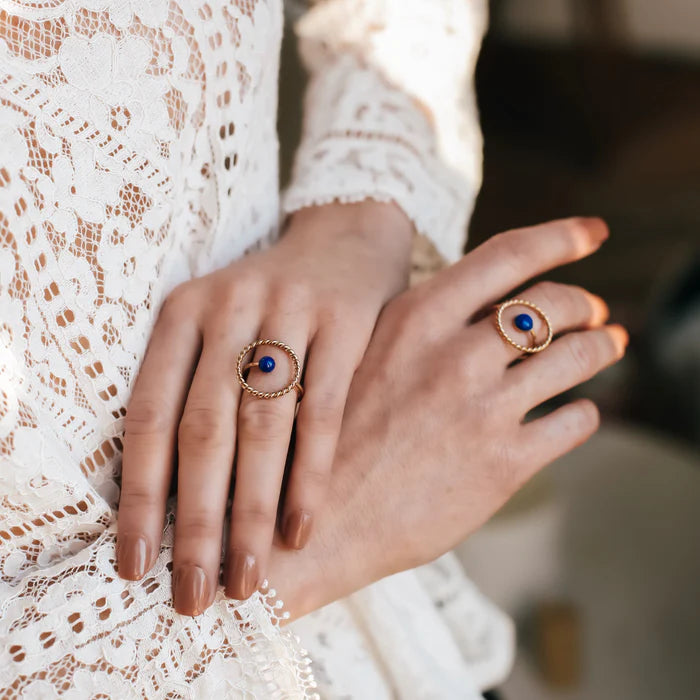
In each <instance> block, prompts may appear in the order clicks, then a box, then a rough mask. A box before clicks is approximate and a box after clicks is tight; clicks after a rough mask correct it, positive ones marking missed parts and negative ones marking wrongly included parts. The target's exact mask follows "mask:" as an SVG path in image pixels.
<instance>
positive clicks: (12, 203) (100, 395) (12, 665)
mask: <svg viewBox="0 0 700 700" xmlns="http://www.w3.org/2000/svg"><path fill="white" fill-rule="evenodd" d="M399 4H400V3H399ZM399 4H396V3H395V2H389V0H376V2H369V1H367V0H365V1H364V2H361V3H360V2H357V3H355V2H347V1H345V2H342V1H339V0H328V2H322V3H319V4H318V5H317V6H315V7H314V8H313V9H312V10H310V11H309V12H308V15H307V18H306V19H305V20H302V24H301V25H300V29H299V33H300V35H301V39H302V43H303V45H304V46H306V48H305V49H304V52H305V58H306V61H307V65H309V67H310V69H311V70H312V72H313V76H314V77H313V82H312V86H311V88H310V90H309V95H308V100H307V116H308V120H307V133H306V135H305V138H304V141H303V143H302V146H301V148H300V150H299V157H298V159H297V173H296V175H295V178H294V181H293V182H292V185H291V187H290V188H289V190H288V192H287V193H286V195H285V206H284V211H286V212H289V211H293V210H295V209H296V208H300V207H302V206H308V205H309V204H313V203H319V202H323V201H328V200H330V199H346V200H351V199H358V198H363V197H367V196H372V197H376V198H379V199H382V198H384V199H386V198H395V199H396V200H397V201H398V202H399V203H400V204H401V205H402V206H404V207H405V209H406V211H407V212H408V214H409V215H410V216H411V217H412V219H413V220H414V222H415V223H416V227H417V229H418V230H419V231H421V232H422V233H426V234H427V235H428V236H429V237H430V238H431V240H432V241H433V242H434V243H435V245H436V247H437V248H438V249H439V250H440V251H441V252H442V253H443V254H444V255H446V256H448V257H449V256H452V257H454V255H455V254H456V252H457V251H458V250H459V248H460V247H461V245H462V242H463V237H464V224H465V223H466V220H467V217H468V214H469V211H470V209H471V206H472V203H473V200H474V197H475V194H476V190H477V189H478V181H477V180H478V177H477V176H475V175H474V172H475V167H474V166H475V164H477V163H478V162H479V158H480V155H479V148H478V147H477V148H473V146H474V144H477V145H478V143H479V141H478V139H479V135H478V128H476V127H475V124H476V122H475V113H473V112H470V111H469V106H468V105H467V107H466V108H465V106H464V104H462V103H461V102H460V99H461V98H459V99H456V98H453V99H452V100H451V101H450V102H449V106H448V103H447V102H446V103H445V104H444V105H442V106H441V108H440V109H439V110H436V109H435V106H436V103H435V100H436V99H439V100H441V99H442V98H443V97H444V96H445V95H446V92H445V89H446V85H447V84H446V83H445V84H443V91H442V92H439V91H438V92H435V93H434V94H432V96H431V95H428V96H427V97H426V99H425V100H423V101H422V100H421V95H419V94H417V92H416V87H417V86H416V85H408V84H402V78H401V75H400V72H398V73H396V72H395V73H396V74H392V72H391V70H386V71H385V70H384V66H383V65H380V64H382V61H378V60H377V61H375V58H376V57H377V56H379V57H381V56H385V55H386V53H385V52H383V51H382V50H381V46H382V38H386V37H387V36H389V37H390V38H391V35H388V34H387V33H386V32H381V31H378V32H375V33H374V34H373V40H372V42H371V44H366V45H362V44H361V43H360V42H359V41H358V40H357V36H356V35H357V32H359V31H360V30H361V29H362V27H363V25H362V24H361V23H360V24H357V23H354V24H353V25H352V27H353V28H354V30H353V31H355V34H352V32H350V30H351V27H348V28H347V31H346V32H341V31H339V27H340V25H335V27H333V26H331V25H330V24H329V22H331V23H332V22H334V21H335V19H337V13H338V12H343V11H344V12H345V13H346V16H349V15H354V12H355V8H358V9H359V8H361V12H359V14H358V18H359V19H360V20H361V21H364V22H365V23H366V22H367V21H370V20H371V21H373V17H374V19H376V16H374V15H373V13H375V12H377V11H380V12H384V13H386V12H388V14H385V16H384V19H386V20H391V22H393V23H395V22H396V21H397V18H398V15H397V14H396V13H397V8H398V7H399ZM476 4H478V5H481V3H476ZM460 5H462V9H461V10H460V9H459V6H460ZM471 6H472V3H462V2H461V1H460V0H440V1H439V2H438V1H437V0H423V1H422V2H416V1H415V0H412V1H411V2H408V0H405V1H404V2H403V4H401V7H405V8H407V9H409V8H410V11H411V12H413V13H415V12H416V11H419V10H421V7H422V10H421V11H425V10H426V8H428V7H430V8H435V17H434V18H433V19H434V21H433V23H432V24H431V25H430V27H431V29H430V31H431V32H435V31H438V32H439V37H441V36H450V37H452V36H453V35H454V36H456V38H455V39H454V41H452V43H451V44H450V46H452V50H455V47H456V46H457V44H458V43H459V41H460V40H462V39H464V40H466V39H468V40H469V41H468V42H467V43H466V44H464V43H463V45H464V46H467V47H468V54H469V55H468V56H466V58H465V59H464V60H462V61H461V62H460V63H459V65H456V70H455V73H454V75H453V80H456V81H459V80H461V79H462V77H465V78H466V77H467V74H468V72H469V66H470V63H469V61H470V60H472V59H473V54H474V51H475V50H476V49H475V47H478V39H479V38H480V31H481V29H482V28H483V26H482V25H483V22H481V24H479V22H476V21H474V20H475V19H478V18H477V15H476V14H475V15H474V16H473V17H472V16H471V15H470V13H471V12H472V11H471V10H469V9H467V10H466V11H465V10H464V8H469V7H471ZM392 8H393V9H392ZM334 13H336V14H334ZM455 13H456V14H455ZM424 14H425V12H424ZM432 14H433V13H432V12H427V14H426V19H427V18H429V16H431V15H432ZM415 17H416V15H414V19H415ZM445 22H447V24H445ZM304 23H306V24H304ZM426 26H427V25H426ZM282 27H283V7H282V0H149V2H136V1H135V0H0V144H2V146H1V148H0V689H1V690H0V698H7V699H9V698H17V697H23V696H24V697H32V698H45V697H46V698H49V697H50V698H53V697H58V696H66V697H80V698H88V697H93V696H94V697H104V693H105V692H107V693H108V694H109V696H110V697H119V698H130V697H147V698H180V697H182V698H185V697H204V696H212V697H241V695H246V696H248V697H250V696H253V697H311V696H313V694H314V690H313V687H314V681H313V678H312V675H311V673H310V671H309V668H308V660H307V659H306V657H305V656H304V654H303V652H302V651H301V649H300V647H299V644H298V641H297V640H296V639H295V637H294V635H293V634H292V633H291V632H290V631H288V630H286V629H281V628H280V627H279V625H278V622H279V620H278V613H279V610H278V608H277V607H275V604H273V603H272V602H271V600H272V598H273V597H274V596H273V594H272V593H271V592H268V593H259V594H256V596H254V597H253V598H251V600H249V601H247V602H246V603H244V604H236V603H235V602H233V601H230V600H227V599H226V598H225V597H223V594H222V593H221V591H220V592H219V594H217V601H216V603H215V604H214V605H213V606H212V607H211V608H210V609H208V610H207V611H206V612H205V613H204V614H203V615H201V616H199V617H197V618H195V619H191V618H185V617H183V616H180V615H177V614H175V613H174V611H173V609H172V605H171V604H170V567H171V565H172V564H171V561H172V559H171V556H170V554H171V548H172V539H171V538H172V532H171V529H170V524H171V519H172V511H171V512H170V515H169V519H168V522H167V523H166V524H165V529H164V539H163V544H162V547H161V554H160V558H159V560H158V563H157V564H156V566H155V567H154V568H153V570H152V571H151V572H149V575H148V576H147V577H146V578H145V579H144V580H143V581H139V582H127V581H123V580H121V579H119V578H118V577H117V576H116V574H115V572H114V561H115V556H114V539H115V532H116V525H115V520H116V514H117V510H116V508H117V504H118V500H119V473H120V466H121V461H120V460H121V451H122V437H123V431H124V416H125V411H126V409H125V407H126V405H127V403H128V397H129V393H130V389H131V387H132V385H133V382H134V379H135V376H136V372H137V370H138V367H139V365H140V362H141V360H142V358H143V355H144V351H145V348H146V344H147V342H148V338H149V335H150V330H151V328H152V326H153V323H154V321H155V317H156V315H157V312H158V310H159V308H160V306H161V304H162V302H163V300H164V298H165V297H166V295H167V294H168V293H169V292H170V290H171V289H172V288H173V287H174V286H175V285H177V284H178V283H180V282H182V281H184V280H187V279H190V278H192V277H193V276H198V275H201V274H205V273H207V272H210V271H211V270H213V269H215V268H217V267H220V266H222V265H225V264H227V263H228V262H230V261H231V260H234V259H236V258H238V257H240V256H242V255H245V254H246V253H247V252H248V251H250V250H252V249H254V248H257V247H260V246H264V245H267V244H269V243H270V242H271V241H273V240H274V239H275V238H276V236H277V235H278V233H279V226H280V214H281V209H280V201H279V185H278V165H277V149H278V144H277V136H276V105H277V80H278V71H279V65H278V63H279V48H280V42H281V36H282ZM365 28H366V27H365ZM404 30H405V27H404V29H400V30H399V31H401V32H403V31H404ZM348 32H350V33H348ZM324 36H325V39H324ZM460 37H461V39H460ZM414 39H415V37H411V36H410V35H407V37H406V40H407V41H408V42H409V43H410V42H411V41H413V40H414ZM433 40H435V36H433V39H432V40H431V41H433ZM392 41H393V39H392ZM438 41H439V38H438ZM319 47H323V51H325V52H326V54H325V57H323V58H321V57H320V54H319V53H318V51H319ZM463 51H464V49H463ZM455 55H457V54H455ZM363 56H364V58H363ZM375 63H376V66H375V65H374V64H375ZM324 65H325V66H326V69H324V68H323V66H324ZM465 71H466V72H465ZM404 77H405V76H404ZM392 81H393V82H392ZM440 82H441V84H442V83H444V81H440ZM448 82H449V81H448ZM452 85H453V87H454V86H455V85H456V83H455V82H453V83H452ZM467 86H468V81H467V82H465V84H464V86H463V87H467ZM463 94H464V90H462V89H459V90H457V91H456V92H455V95H456V96H459V95H463ZM419 103H420V105H422V106H419ZM426 110H427V112H426ZM431 111H432V117H430V118H427V117H426V114H428V116H430V115H429V113H430V112H431ZM438 112H439V114H440V115H442V116H440V118H439V119H438V121H434V117H435V115H436V114H438ZM431 119H432V120H433V122H432V126H431ZM324 120H325V121H324ZM460 120H461V121H460ZM467 122H468V123H469V124H471V128H467V129H462V131H461V136H460V129H461V127H464V125H465V124H467ZM460 124H461V127H460ZM432 127H435V128H432ZM436 134H437V137H436ZM441 135H442V136H441ZM445 139H446V140H445ZM450 139H452V140H451V141H450ZM450 144H451V146H450ZM455 145H457V146H459V148H457V150H450V148H452V146H455ZM448 146H449V147H448ZM448 152H449V153H452V156H450V157H448V156H446V155H444V154H445V153H448ZM467 152H468V153H469V154H471V155H469V156H468V158H467V161H466V162H467V170H465V169H464V167H462V166H459V167H456V166H455V156H459V154H460V153H461V154H465V153H467ZM443 156H444V157H443ZM457 160H459V158H457ZM470 164H471V165H470ZM462 165H464V163H463V164H462ZM467 171H469V172H467ZM470 172H471V175H470V174H469V173H470ZM105 689H108V690H105Z"/></svg>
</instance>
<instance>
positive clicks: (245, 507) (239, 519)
mask: <svg viewBox="0 0 700 700" xmlns="http://www.w3.org/2000/svg"><path fill="white" fill-rule="evenodd" d="M276 515H277V513H276V510H275V504H274V503H268V502H266V501H261V500H254V501H249V502H246V503H244V504H242V505H237V506H235V507H234V509H233V520H234V521H235V522H236V523H237V524H239V525H241V524H246V525H269V524H270V523H271V522H273V521H274V520H275V517H276Z"/></svg>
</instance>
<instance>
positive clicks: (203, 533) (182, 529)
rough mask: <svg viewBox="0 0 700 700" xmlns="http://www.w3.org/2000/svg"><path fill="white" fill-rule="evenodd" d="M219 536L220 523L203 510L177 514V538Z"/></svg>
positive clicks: (193, 538) (209, 537) (201, 538)
mask: <svg viewBox="0 0 700 700" xmlns="http://www.w3.org/2000/svg"><path fill="white" fill-rule="evenodd" d="M220 536H221V523H220V522H216V521H214V520H212V518H211V517H208V516H207V514H206V513H205V512H204V511H201V512H195V513H183V514H182V515H178V524H177V538H178V539H182V538H185V539H188V540H206V539H212V538H215V537H220Z"/></svg>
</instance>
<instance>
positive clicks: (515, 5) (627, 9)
mask: <svg viewBox="0 0 700 700" xmlns="http://www.w3.org/2000/svg"><path fill="white" fill-rule="evenodd" d="M585 4H586V3H585V0H501V3H500V11H501V13H502V14H501V18H502V23H503V27H502V28H503V30H504V31H506V32H507V33H508V34H509V35H513V36H519V37H522V38H531V39H541V38H545V39H551V40H565V41H566V40H570V39H572V38H573V37H574V36H575V30H576V26H577V19H580V17H581V13H582V9H581V8H585ZM605 4H606V5H607V9H606V11H607V12H614V15H615V17H616V18H617V23H618V24H619V25H620V26H618V27H617V31H618V33H619V34H620V35H621V36H623V37H624V39H625V41H626V42H627V43H628V44H629V45H630V46H633V47H635V48H638V49H640V50H652V51H662V52H666V53H677V54H684V55H689V56H691V57H696V58H700V1H699V0H606V3H605ZM577 7H578V9H577Z"/></svg>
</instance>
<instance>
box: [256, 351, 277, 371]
mask: <svg viewBox="0 0 700 700" xmlns="http://www.w3.org/2000/svg"><path fill="white" fill-rule="evenodd" d="M258 367H259V368H260V371H261V372H265V373H268V372H272V370H273V369H275V361H274V360H273V359H272V358H271V357H270V356H269V355H265V357H261V358H260V361H259V362H258Z"/></svg>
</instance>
